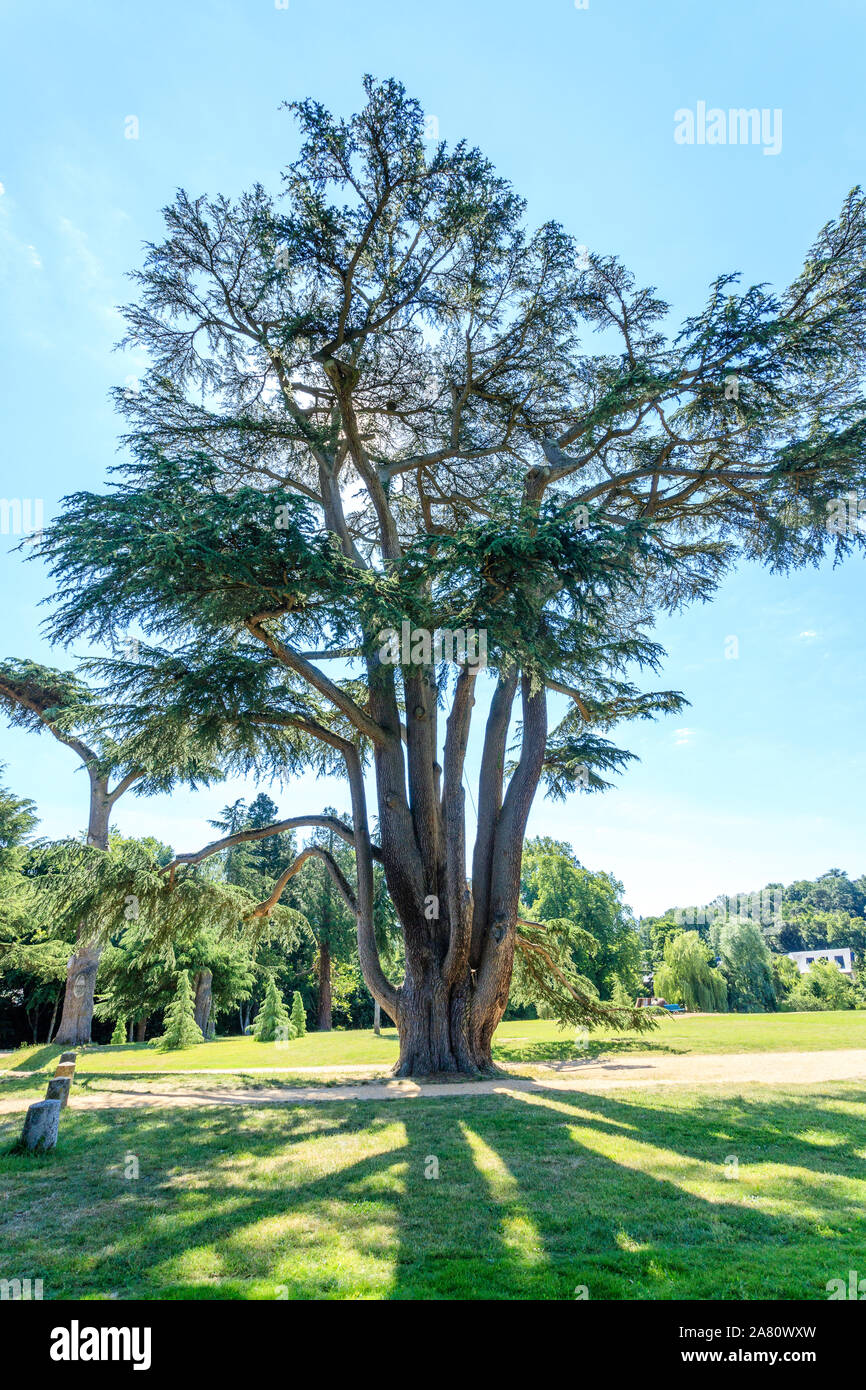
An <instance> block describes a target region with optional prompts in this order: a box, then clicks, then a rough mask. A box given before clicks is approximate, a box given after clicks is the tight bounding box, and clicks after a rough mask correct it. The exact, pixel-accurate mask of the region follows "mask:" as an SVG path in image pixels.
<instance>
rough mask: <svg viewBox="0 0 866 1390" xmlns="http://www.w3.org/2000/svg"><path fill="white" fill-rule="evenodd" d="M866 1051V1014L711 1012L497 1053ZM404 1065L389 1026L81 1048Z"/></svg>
mask: <svg viewBox="0 0 866 1390" xmlns="http://www.w3.org/2000/svg"><path fill="white" fill-rule="evenodd" d="M849 1047H866V1010H864V1011H857V1010H853V1009H852V1010H840V1011H839V1012H836V1013H802V1014H716V1015H713V1014H705V1015H697V1016H695V1017H693V1018H688V1017H686V1018H676V1019H670V1018H663V1019H662V1020H661V1022H660V1024H659V1027H658V1028H657V1029H656V1030H655V1031H654V1032H652V1033H642V1034H634V1033H626V1034H623V1033H611V1032H607V1031H603V1032H602V1031H599V1032H594V1033H589V1034H587V1033H585V1032H583V1031H577V1032H576V1031H575V1030H574V1029H570V1030H569V1031H567V1032H563V1031H562V1030H561V1029H559V1028H558V1027H557V1025H556V1024H555V1023H553V1022H550V1021H548V1020H543V1019H540V1020H528V1021H522V1022H516V1023H503V1024H501V1025H500V1027H499V1029H498V1030H497V1033H496V1037H495V1042H494V1056H495V1058H496V1060H498V1061H500V1062H537V1061H545V1060H551V1061H553V1060H559V1061H562V1060H565V1059H567V1058H570V1057H603V1056H608V1055H611V1056H612V1055H614V1054H617V1053H621V1052H649V1053H660V1052H662V1053H689V1052H704V1053H725V1052H798V1051H801V1052H812V1051H814V1052H821V1051H825V1050H827V1049H836V1048H849ZM62 1050H63V1049H62V1048H59V1047H45V1046H39V1047H30V1048H19V1049H18V1050H17V1051H15V1052H12V1053H10V1054H9V1055H8V1056H5V1057H0V1072H2V1071H3V1070H5V1071H6V1072H7V1073H9V1074H10V1075H12V1074H14V1073H15V1072H16V1071H28V1070H44V1071H49V1070H52V1071H53V1068H54V1065H55V1064H56V1060H57V1057H58V1056H59V1054H60V1052H61V1051H62ZM396 1060H397V1034H396V1031H395V1030H394V1029H393V1028H388V1029H383V1031H382V1034H381V1036H380V1037H377V1036H376V1035H375V1034H374V1033H373V1031H372V1030H371V1029H365V1030H361V1029H359V1030H357V1031H352V1032H333V1033H308V1034H307V1035H306V1037H303V1038H297V1039H295V1040H294V1041H293V1042H290V1043H284V1044H279V1043H259V1042H256V1041H255V1039H254V1038H251V1037H240V1036H239V1037H234V1038H221V1039H218V1040H216V1041H215V1042H209V1043H203V1044H201V1045H199V1046H198V1047H193V1048H189V1049H187V1050H185V1051H181V1052H160V1051H158V1050H157V1049H156V1048H153V1047H150V1046H148V1045H147V1044H145V1043H137V1044H130V1045H129V1046H124V1047H88V1048H85V1049H83V1050H82V1051H80V1053H79V1058H78V1063H77V1069H76V1074H77V1075H78V1076H81V1075H83V1074H87V1073H93V1074H96V1073H108V1072H110V1073H124V1072H125V1073H137V1072H175V1071H191V1070H192V1071H195V1070H201V1069H208V1068H240V1069H247V1068H251V1067H256V1068H259V1067H263V1068H266V1069H268V1070H277V1069H282V1070H289V1071H290V1070H292V1069H293V1068H294V1067H310V1066H321V1067H335V1068H339V1067H340V1066H345V1065H362V1064H366V1065H371V1066H374V1065H377V1064H381V1065H382V1066H384V1067H390V1066H391V1065H392V1064H393V1063H394V1062H395V1061H396Z"/></svg>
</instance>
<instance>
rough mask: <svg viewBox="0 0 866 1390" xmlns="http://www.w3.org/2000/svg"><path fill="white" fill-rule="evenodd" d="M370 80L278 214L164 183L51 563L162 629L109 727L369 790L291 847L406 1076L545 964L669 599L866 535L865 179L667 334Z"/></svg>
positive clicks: (485, 1036)
mask: <svg viewBox="0 0 866 1390" xmlns="http://www.w3.org/2000/svg"><path fill="white" fill-rule="evenodd" d="M365 89H366V98H367V99H366V104H365V107H364V109H363V110H362V111H361V112H359V113H358V114H356V115H355V116H353V117H351V118H350V119H347V120H344V119H340V118H335V117H334V116H332V115H331V113H330V112H328V111H327V110H326V109H325V108H324V107H323V106H322V105H321V104H320V103H318V102H315V101H302V102H297V103H294V104H293V106H292V110H293V113H294V115H295V117H296V118H297V120H298V122H299V124H300V126H301V134H302V142H301V148H300V153H299V155H298V157H297V159H296V160H295V162H294V163H293V164H292V165H291V166H290V168H289V169H288V170H287V171H286V175H285V179H284V182H283V189H284V192H285V197H284V198H283V199H280V200H276V199H274V198H272V197H271V196H269V194H268V192H267V190H266V189H265V188H264V186H263V185H262V184H256V185H255V186H254V187H253V188H252V189H250V190H249V191H248V192H247V193H245V194H243V195H242V196H241V197H239V198H238V199H236V200H232V199H230V198H227V197H213V198H208V197H204V196H202V197H190V196H189V195H188V194H187V193H185V192H183V191H181V192H180V193H179V194H178V195H177V198H176V200H175V202H174V203H173V205H172V206H171V207H170V208H168V209H167V211H166V222H167V234H166V237H165V239H164V240H163V241H162V242H161V243H159V244H153V245H152V246H150V247H149V250H148V254H147V258H146V261H145V264H144V266H143V268H142V269H141V270H140V272H139V273H138V274H137V276H136V281H137V284H138V287H139V291H140V293H139V295H138V298H137V301H136V302H135V303H133V304H131V305H130V306H129V308H128V310H127V322H128V337H127V340H126V341H127V342H128V343H129V344H130V345H132V346H134V347H135V348H136V350H138V351H141V352H146V353H148V354H149V355H150V359H151V367H150V369H149V371H148V372H147V373H146V375H145V378H144V380H143V381H142V383H141V388H140V390H138V391H136V392H135V393H129V392H127V393H124V392H123V391H119V392H118V393H117V397H116V399H117V402H118V407H119V409H120V410H121V411H122V412H123V413H124V415H125V417H126V419H127V421H128V424H129V432H128V434H127V436H126V441H125V442H126V443H127V444H128V446H129V449H130V461H129V464H128V466H127V468H126V474H125V479H124V481H123V482H122V483H121V485H120V486H118V487H117V488H115V489H114V490H112V491H109V492H108V493H107V494H105V495H102V496H98V495H94V494H91V493H81V494H78V495H76V496H74V497H72V498H70V499H67V503H66V510H65V512H64V513H63V514H62V515H61V517H60V518H59V519H58V521H57V522H55V523H54V524H53V525H52V526H51V527H49V528H48V529H47V530H46V532H45V533H44V539H43V541H42V542H41V543H40V544H39V545H37V546H36V547H34V552H35V553H36V554H38V555H41V556H42V557H43V558H45V559H47V560H48V562H49V564H50V566H51V570H52V573H53V574H54V575H55V577H56V578H57V580H58V584H59V590H60V593H59V606H58V609H57V611H56V614H55V616H54V619H53V624H54V633H55V636H56V637H57V639H58V640H61V641H71V640H80V638H81V637H83V636H91V637H93V638H94V639H95V640H97V641H101V642H106V641H112V640H114V638H115V636H116V634H118V633H119V632H121V631H123V630H124V628H126V627H128V626H129V625H130V624H131V623H133V622H134V623H136V624H138V625H139V627H140V628H141V630H142V631H143V632H144V633H145V634H146V635H147V636H148V638H149V640H151V641H152V642H153V643H154V645H152V646H148V647H144V646H142V648H141V650H140V652H139V659H138V661H136V662H129V661H119V662H113V663H106V664H104V665H103V666H102V667H101V669H102V670H103V671H104V672H105V673H106V676H107V679H108V680H109V683H110V685H111V688H112V691H113V693H114V696H115V700H116V717H117V720H118V727H119V728H120V729H122V730H123V731H124V732H128V733H129V734H130V735H131V734H132V733H133V732H134V731H135V730H137V729H140V728H141V727H144V728H145V729H147V728H150V727H151V726H152V727H153V728H155V729H162V730H163V731H164V732H165V733H166V734H168V732H169V731H170V730H172V729H174V730H176V731H180V730H185V729H186V730H188V729H190V728H192V729H194V730H195V732H196V736H197V737H204V738H205V739H206V740H209V746H210V747H211V748H213V749H214V750H218V752H219V756H220V757H224V758H226V759H227V760H229V761H232V760H233V762H234V765H236V766H237V767H238V768H246V769H252V770H255V771H257V772H258V773H259V774H264V775H269V774H270V775H273V774H276V775H279V776H285V775H286V774H291V773H292V772H294V771H295V770H298V769H302V768H312V769H314V770H315V771H318V772H336V773H339V774H340V775H342V776H344V777H345V780H346V782H347V788H348V794H349V795H348V799H349V800H350V802H351V818H350V819H348V818H347V819H345V820H341V819H338V820H334V819H333V818H326V817H322V816H316V815H315V814H311V815H307V816H304V815H299V816H296V817H294V818H293V819H292V822H291V823H289V822H283V823H282V824H281V825H279V826H276V827H273V828H272V829H273V833H278V832H284V831H286V830H288V829H296V828H300V827H301V826H302V825H307V826H311V825H319V826H328V825H330V826H331V828H333V829H334V832H335V833H336V834H337V835H339V836H340V837H341V838H342V839H344V840H345V841H346V842H347V843H348V844H350V845H351V846H352V847H353V849H354V851H355V874H354V882H353V883H351V884H350V883H349V882H348V881H347V879H346V876H345V874H343V873H342V871H341V870H339V866H338V865H336V864H335V863H334V862H333V861H331V862H330V863H329V861H328V857H327V851H326V849H325V848H324V847H322V846H318V847H317V848H316V849H315V850H312V849H309V850H305V851H304V856H305V857H306V858H309V857H311V856H312V855H313V854H314V853H315V854H316V855H317V857H318V858H319V859H321V860H322V862H324V863H325V864H326V866H327V867H328V870H329V872H331V873H332V876H333V877H334V881H335V883H336V885H337V887H338V890H339V891H340V892H341V893H342V894H343V896H344V900H345V901H346V903H347V905H348V906H349V909H350V911H351V912H352V915H353V916H354V918H355V921H356V930H357V937H358V954H359V959H360V964H361V969H362V971H363V974H364V978H365V981H366V983H367V986H368V988H369V989H370V992H371V993H372V994H373V996H374V998H375V999H376V1000H377V1001H378V1003H379V1005H380V1006H381V1007H382V1008H383V1009H384V1010H385V1011H386V1012H387V1013H388V1014H389V1015H390V1016H391V1017H392V1018H393V1019H394V1020H395V1022H396V1024H397V1028H398V1032H399V1036H400V1059H399V1063H398V1072H399V1073H400V1074H402V1075H413V1074H424V1073H429V1072H438V1071H461V1072H467V1073H475V1072H477V1071H478V1070H484V1069H487V1068H489V1067H490V1066H491V1064H492V1063H491V1041H492V1037H493V1033H494V1030H495V1029H496V1027H497V1025H498V1023H499V1021H500V1019H501V1018H502V1015H503V1013H504V1010H505V1007H506V1004H507V1001H508V991H509V987H510V982H511V976H512V970H513V967H514V958H515V951H516V950H526V949H528V950H529V951H530V954H534V956H535V958H536V959H537V960H541V956H540V954H539V952H538V950H535V951H534V952H533V951H532V947H533V946H534V945H537V943H533V942H529V945H528V946H527V944H526V943H527V941H528V938H525V939H524V941H523V942H521V940H520V937H521V933H520V932H519V931H518V926H519V923H518V920H517V919H518V915H519V895H520V865H521V851H522V845H523V840H524V836H525V832H526V826H527V819H528V817H529V814H530V811H531V808H532V805H533V801H534V798H535V796H536V794H537V792H538V791H539V789H540V788H541V786H542V785H543V784H546V785H547V787H548V789H549V791H550V792H551V794H553V795H554V796H564V795H566V794H569V793H571V792H578V791H584V792H593V791H598V790H602V789H604V787H605V786H607V785H608V782H607V781H606V779H605V776H604V774H605V773H609V772H611V771H617V770H618V769H620V768H621V767H622V766H623V765H624V764H625V763H626V761H627V759H628V758H629V756H630V755H629V754H628V752H627V751H625V750H623V749H620V748H618V747H616V746H615V745H614V744H613V743H612V742H611V741H610V740H609V739H608V738H607V737H606V735H607V733H608V732H609V731H610V730H611V728H613V727H614V726H615V725H617V724H618V723H620V722H621V721H625V720H629V719H633V718H653V717H655V716H656V715H658V714H664V713H666V712H670V711H676V710H677V709H679V708H680V707H681V706H682V704H683V697H682V695H680V694H679V692H676V691H655V692H652V691H650V692H647V691H645V690H643V689H642V688H641V687H640V686H639V685H638V684H636V683H635V681H634V679H633V674H634V672H635V670H636V669H638V668H640V667H643V668H645V669H648V670H649V671H653V670H655V669H657V667H658V663H659V661H660V658H661V655H662V653H661V651H660V648H659V647H658V645H657V644H656V643H654V642H652V641H651V640H650V638H649V635H648V633H649V630H650V628H651V625H652V621H653V618H654V615H655V614H656V613H659V612H663V611H665V610H672V609H675V608H676V607H678V606H680V605H682V604H683V603H686V602H689V601H693V600H699V599H704V598H708V597H710V596H711V595H712V593H713V591H714V588H715V586H716V585H717V583H718V582H719V580H720V578H721V576H722V575H723V574H724V572H725V570H726V569H727V568H728V567H730V566H731V565H732V564H734V563H735V562H736V561H737V559H738V558H739V557H742V556H743V555H747V556H750V557H755V558H758V559H759V560H762V561H763V562H765V563H767V564H769V565H771V566H773V567H774V568H775V569H776V570H777V571H780V572H783V571H785V570H786V569H788V568H790V567H791V566H793V565H800V564H804V563H809V562H813V561H816V560H817V559H819V558H820V557H821V556H822V555H823V554H825V553H830V554H834V555H835V556H836V557H843V556H844V555H845V554H847V553H849V552H850V551H852V550H854V549H855V548H856V547H859V546H861V545H863V543H864V542H866V532H864V531H862V529H860V528H858V527H857V526H856V525H851V524H850V523H851V518H850V513H849V512H848V511H846V513H845V516H846V518H847V520H846V521H845V523H844V524H843V522H842V519H841V516H840V515H839V507H838V503H839V500H840V499H844V498H846V497H847V496H848V495H849V494H851V493H854V494H856V495H862V494H863V493H864V492H866V417H864V405H863V399H864V392H863V362H864V357H866V269H864V266H866V202H864V198H863V195H862V194H861V193H860V191H859V190H854V191H853V192H852V193H851V194H850V195H849V196H848V197H847V198H846V199H845V201H844V202H843V205H842V209H841V212H840V214H839V216H838V218H837V219H835V220H833V221H830V222H828V223H827V224H826V225H825V226H824V228H823V229H822V231H821V232H820V233H819V235H818V237H817V239H816V241H815V243H814V245H813V246H812V248H811V250H810V251H809V253H808V255H807V258H806V261H805V264H804V267H803V270H802V272H801V273H800V274H799V275H798V276H797V277H796V279H795V280H794V282H793V283H792V284H791V285H790V287H788V288H787V289H783V290H781V291H779V292H777V293H774V292H772V291H771V290H770V289H769V288H767V287H766V286H762V285H753V286H750V287H745V288H744V287H741V286H740V285H739V284H738V279H737V276H736V275H733V274H729V273H724V274H721V275H719V276H718V277H717V278H716V279H715V280H714V281H713V282H712V284H711V287H710V291H709V295H708V298H707V302H706V305H705V307H704V308H703V309H702V310H700V312H698V313H697V314H695V315H693V316H692V317H690V318H688V319H687V320H686V321H685V322H684V323H683V324H682V326H681V327H680V328H679V331H676V330H675V331H674V332H673V333H669V331H668V324H667V321H666V319H667V313H668V306H667V305H666V304H665V303H664V302H663V301H662V299H661V298H660V297H659V296H658V294H657V293H656V292H655V290H654V289H653V288H651V287H643V286H640V285H637V284H636V283H635V280H634V277H633V276H632V275H631V274H630V273H629V271H628V270H627V269H626V268H625V267H624V266H623V265H621V264H620V263H619V262H618V261H617V260H616V258H615V257H612V256H608V255H605V254H603V253H600V252H594V251H593V252H590V253H583V252H581V251H580V248H579V246H578V243H577V241H576V239H575V238H574V237H572V236H570V235H569V234H568V232H567V231H566V230H565V229H564V228H563V227H562V226H561V225H560V224H558V223H556V222H550V223H548V224H546V225H544V226H542V227H540V228H538V229H537V230H534V231H533V230H532V229H530V228H528V227H527V226H526V224H525V211H526V209H525V204H524V203H523V201H522V200H521V199H520V198H519V197H518V196H517V194H516V193H515V191H514V190H513V189H512V188H511V187H510V186H509V185H508V183H507V182H506V181H505V180H504V179H503V178H501V177H500V176H499V175H497V173H496V171H495V169H494V168H493V166H492V165H491V163H490V161H489V160H487V159H486V158H485V157H484V156H483V155H482V154H481V152H480V151H478V150H477V149H473V148H471V147H470V146H469V145H468V144H466V143H465V142H461V143H459V144H458V145H457V146H455V148H453V149H448V148H446V146H445V144H444V143H442V144H436V145H431V144H430V142H429V141H427V140H426V139H425V117H424V112H423V110H422V108H421V105H420V103H418V102H417V101H414V100H412V99H411V98H409V97H408V96H407V94H406V92H405V90H404V89H403V87H402V86H401V84H400V83H399V82H397V81H395V80H388V81H385V82H382V83H376V82H374V81H373V80H372V79H367V80H366V81H365ZM597 331H600V332H601V333H602V335H603V338H604V339H605V340H606V342H605V350H604V351H602V352H593V351H592V350H591V347H590V346H588V345H587V344H591V342H592V335H593V334H594V333H595V332H597ZM611 339H613V340H614V341H613V342H611ZM470 633H471V634H474V636H473V640H472V641H471V642H470V640H469V635H470ZM437 634H438V635H439V638H440V639H442V640H440V641H439V644H438V646H437V645H436V642H435V641H434V638H435V637H436V635H437ZM482 634H483V635H484V639H485V660H486V665H484V664H483V663H482V662H481V661H480V660H479V659H478V658H479V657H480V643H481V635H482ZM470 653H471V654H470ZM563 709H564V711H565V712H564V714H563V712H562V711H563ZM479 715H480V718H479ZM551 715H555V717H556V719H558V723H551V721H550V716H551ZM473 720H474V723H473ZM479 725H480V729H479ZM475 730H479V734H478V743H479V748H478V758H477V763H478V767H479V776H478V781H477V786H476V789H475V795H474V801H475V805H476V808H477V816H476V817H475V822H476V828H475V844H474V849H472V850H470V847H469V846H468V844H467V839H468V832H467V824H466V811H465V804H464V798H465V793H464V781H465V774H466V769H467V749H468V747H469V742H470V738H471V737H472V736H473V733H474V731H475ZM512 747H513V748H514V750H515V753H514V758H513V759H511V758H510V757H509V750H510V749H511V748H512ZM469 765H470V766H471V762H470V763H469ZM366 766H371V768H372V770H373V771H374V772H375V797H376V807H375V810H376V818H377V821H378V829H377V831H376V835H375V838H374V834H373V830H372V826H371V817H370V816H369V813H368V806H367V797H368V786H369V785H370V783H368V781H367V779H366V778H365V776H364V771H365V767H366ZM315 809H316V808H311V811H313V812H315ZM264 829H267V828H266V827H265V828H264ZM256 833H258V832H256ZM227 847H228V846H227V844H226V842H225V841H223V842H222V843H221V844H219V845H218V847H217V848H218V849H225V848H227ZM207 852H215V851H213V847H209V848H208V850H207ZM199 857H201V856H199ZM300 858H301V856H299V859H300ZM374 860H378V861H379V862H380V863H381V865H382V870H383V873H384V876H385V879H386V882H387V887H388V892H389V894H390V897H391V899H392V901H393V904H394V909H395V912H396V915H397V918H398V919H399V922H400V927H401V931H402V935H403V942H404V955H403V958H404V960H405V972H404V974H403V978H402V980H401V981H400V982H399V983H398V982H396V981H393V980H391V979H390V978H389V977H388V974H387V973H386V971H385V969H384V968H383V964H382V959H381V956H380V953H379V950H378V946H377V942H376V934H375V929H374V918H373V899H374V877H373V864H374ZM467 861H469V862H470V863H471V871H470V874H469V876H468V877H467ZM297 867H298V865H297V863H296V865H295V866H290V867H289V868H288V869H286V870H285V871H284V872H283V873H282V874H281V876H280V879H279V880H278V881H277V884H276V885H275V888H274V894H276V896H274V894H272V895H269V897H268V898H267V899H266V900H265V902H264V903H263V904H262V905H261V911H262V913H263V914H265V915H267V914H268V913H269V912H270V911H271V909H272V907H273V905H274V904H275V903H276V902H277V901H278V898H279V892H280V891H282V888H283V887H284V886H285V884H286V883H287V882H288V881H289V878H290V877H291V874H292V873H293V872H295V871H296V869H297ZM570 1007H573V1010H574V1013H573V1017H574V1019H575V1021H576V1022H582V1021H585V1017H586V1013H585V1006H584V1005H582V1004H581V1003H580V1002H579V1001H577V1000H574V1001H573V1004H572V1006H570ZM600 1012H601V1013H602V1014H605V1015H606V1016H607V1018H608V1021H612V1022H616V1021H620V1022H634V1023H635V1024H636V1026H639V1025H641V1024H643V1023H645V1022H646V1020H644V1019H642V1018H641V1011H633V1012H629V1011H625V1012H624V1011H623V1010H621V1009H617V1008H616V1007H615V1006H612V1005H608V1004H605V1005H603V1006H602V1007H601V1009H600Z"/></svg>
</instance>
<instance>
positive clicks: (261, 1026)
mask: <svg viewBox="0 0 866 1390" xmlns="http://www.w3.org/2000/svg"><path fill="white" fill-rule="evenodd" d="M253 1033H254V1035H255V1037H256V1038H257V1040H258V1041H259V1042H277V1041H281V1042H288V1041H289V1039H290V1038H294V1037H297V1036H298V1034H297V1031H296V1029H295V1027H294V1022H293V1019H290V1017H289V1011H288V1009H287V1008H286V1006H285V1003H284V1002H283V998H282V995H281V994H280V992H279V990H278V989H277V985H276V981H275V980H274V978H273V976H271V977H270V978H269V979H268V983H267V985H266V987H265V997H264V1001H263V1003H262V1006H261V1008H260V1009H259V1012H258V1014H257V1015H256V1022H255V1026H254V1028H253Z"/></svg>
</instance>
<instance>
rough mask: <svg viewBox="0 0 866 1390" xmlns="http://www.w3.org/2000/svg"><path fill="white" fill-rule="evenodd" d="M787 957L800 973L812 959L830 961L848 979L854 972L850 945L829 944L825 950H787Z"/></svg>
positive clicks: (802, 972) (805, 970)
mask: <svg viewBox="0 0 866 1390" xmlns="http://www.w3.org/2000/svg"><path fill="white" fill-rule="evenodd" d="M788 959H789V960H792V961H793V962H794V964H795V965H796V967H797V969H798V970H799V972H800V974H801V975H805V974H806V973H807V972H808V970H809V966H810V965H811V964H812V962H813V961H814V960H829V961H832V962H833V964H834V965H838V967H839V969H840V970H841V971H842V974H843V975H847V976H848V978H849V979H850V978H851V977H852V975H853V974H854V964H853V961H852V959H851V947H850V946H830V947H828V948H827V949H826V950H825V951H789V952H788Z"/></svg>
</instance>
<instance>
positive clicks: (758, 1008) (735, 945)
mask: <svg viewBox="0 0 866 1390" xmlns="http://www.w3.org/2000/svg"><path fill="white" fill-rule="evenodd" d="M718 951H719V956H720V958H721V960H720V965H721V972H722V975H723V976H724V979H725V983H726V985H727V990H728V1007H729V1008H730V1009H732V1010H733V1011H734V1012H735V1013H762V1012H765V1011H767V1010H770V1011H772V1010H774V1009H775V1008H776V1007H777V1000H776V991H775V989H774V988H773V974H772V960H771V956H770V952H769V951H768V950H767V943H766V941H765V940H764V937H763V934H762V932H761V929H760V927H758V926H756V925H755V923H754V922H750V921H743V920H741V919H739V918H733V919H732V920H730V921H728V922H725V923H724V925H723V926H722V927H721V929H720V931H719V933H718Z"/></svg>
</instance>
